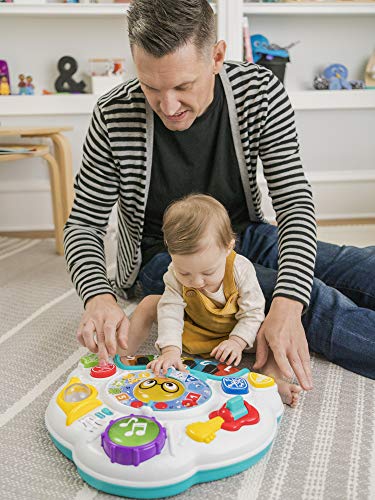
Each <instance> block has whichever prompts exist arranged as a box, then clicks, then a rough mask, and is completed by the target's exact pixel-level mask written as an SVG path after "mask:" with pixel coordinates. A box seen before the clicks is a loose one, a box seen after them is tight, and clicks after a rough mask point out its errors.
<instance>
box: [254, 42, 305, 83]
mask: <svg viewBox="0 0 375 500" xmlns="http://www.w3.org/2000/svg"><path fill="white" fill-rule="evenodd" d="M250 42H251V51H252V56H253V59H254V62H255V63H256V64H260V65H261V66H264V67H265V68H268V69H270V70H271V71H272V72H273V73H274V74H275V75H276V76H277V78H278V79H279V80H280V81H281V82H283V81H284V76H285V69H286V64H287V63H288V62H290V59H289V52H288V49H290V48H291V47H293V46H294V45H296V44H297V43H298V42H294V43H291V44H290V45H288V46H287V47H280V46H279V45H276V44H274V43H270V42H269V41H268V39H267V38H266V37H265V36H264V35H260V34H256V35H252V36H251V37H250Z"/></svg>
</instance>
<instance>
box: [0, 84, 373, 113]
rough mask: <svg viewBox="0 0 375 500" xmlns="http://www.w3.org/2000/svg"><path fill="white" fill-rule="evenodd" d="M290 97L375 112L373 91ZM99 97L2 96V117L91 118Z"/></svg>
mask: <svg viewBox="0 0 375 500" xmlns="http://www.w3.org/2000/svg"><path fill="white" fill-rule="evenodd" d="M289 97H290V100H291V103H292V105H293V108H294V110H295V111H307V110H309V111H322V110H349V109H351V110H360V109H362V110H366V109H375V92H374V91H371V90H352V91H350V92H345V91H342V92H331V91H329V90H321V91H315V90H304V91H295V92H290V93H289ZM98 98H99V96H97V95H94V94H81V95H68V94H66V95H45V96H40V95H37V96H33V97H30V96H17V95H13V96H2V97H1V100H0V104H1V108H0V109H1V111H0V114H1V116H3V117H5V116H46V115H49V116H59V115H89V114H90V113H91V112H92V110H93V108H94V105H95V103H96V101H97V100H98Z"/></svg>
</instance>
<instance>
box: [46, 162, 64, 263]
mask: <svg viewBox="0 0 375 500" xmlns="http://www.w3.org/2000/svg"><path fill="white" fill-rule="evenodd" d="M43 158H44V159H45V160H46V162H47V163H48V169H49V178H50V184H51V197H52V212H53V222H54V225H55V239H56V252H57V253H58V254H59V255H63V254H64V244H63V229H64V212H63V202H62V196H61V180H60V173H59V166H58V164H57V161H56V160H55V158H54V157H53V156H52V155H51V154H49V153H47V154H45V155H43Z"/></svg>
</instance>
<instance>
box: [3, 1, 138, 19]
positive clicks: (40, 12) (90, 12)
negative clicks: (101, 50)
mask: <svg viewBox="0 0 375 500" xmlns="http://www.w3.org/2000/svg"><path fill="white" fill-rule="evenodd" d="M128 8H129V5H128V4H126V3H108V4H91V3H88V4H84V3H83V4H74V3H44V4H34V5H32V4H31V5H29V4H26V5H23V4H18V3H14V4H12V3H1V4H0V16H5V15H9V16H63V17H64V16H84V17H92V16H121V15H124V14H125V13H126V12H127V10H128Z"/></svg>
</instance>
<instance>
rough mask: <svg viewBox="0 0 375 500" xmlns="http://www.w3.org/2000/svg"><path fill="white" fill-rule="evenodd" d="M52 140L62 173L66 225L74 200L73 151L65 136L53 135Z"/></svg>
mask: <svg viewBox="0 0 375 500" xmlns="http://www.w3.org/2000/svg"><path fill="white" fill-rule="evenodd" d="M50 138H51V140H52V142H53V145H54V148H55V158H56V161H57V163H58V166H59V171H60V179H61V187H62V201H63V208H64V223H65V222H66V221H67V219H68V217H69V215H70V211H71V209H72V206H73V200H74V189H73V184H74V180H73V162H72V151H71V148H70V143H69V141H68V139H67V138H66V137H65V136H64V135H62V134H52V135H51V136H50Z"/></svg>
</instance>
